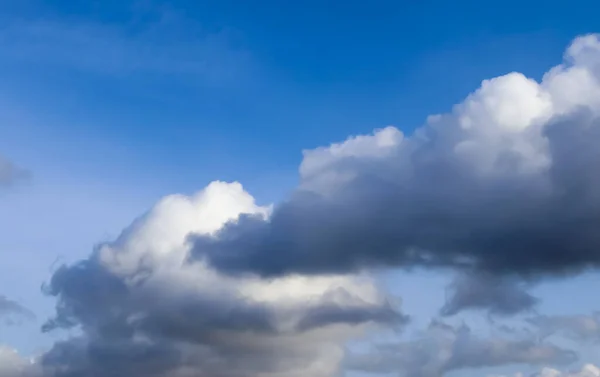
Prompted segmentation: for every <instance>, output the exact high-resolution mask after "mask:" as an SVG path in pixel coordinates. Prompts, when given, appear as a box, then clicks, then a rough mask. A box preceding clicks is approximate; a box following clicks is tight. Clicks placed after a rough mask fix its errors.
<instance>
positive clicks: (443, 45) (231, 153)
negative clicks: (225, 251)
mask: <svg viewBox="0 0 600 377" xmlns="http://www.w3.org/2000/svg"><path fill="white" fill-rule="evenodd" d="M598 7H599V6H598V5H594V3H593V2H591V1H589V2H586V1H575V2H571V3H569V4H568V6H567V4H564V3H561V2H548V1H544V2H542V1H529V2H524V1H520V2H518V1H504V2H481V1H477V2H475V1H464V2H445V1H404V2H399V1H370V2H363V1H316V0H315V1H313V0H305V1H301V2H285V1H283V2H282V1H254V2H247V1H234V0H229V1H203V2H198V1H183V0H181V1H169V2H159V1H142V0H140V1H78V0H69V1H67V0H64V1H58V0H57V1H43V0H26V1H21V2H18V3H16V2H9V1H0V82H1V83H2V85H1V86H0V153H2V154H3V155H5V156H7V157H8V158H9V159H10V160H11V161H14V162H15V163H16V164H18V165H19V166H22V167H24V168H26V169H28V170H29V171H30V172H31V173H32V174H31V178H30V179H29V180H27V181H25V182H22V183H21V184H19V185H16V186H15V187H11V188H10V189H9V190H5V191H4V192H1V193H0V229H2V233H3V235H2V236H1V237H0V295H2V294H6V296H10V297H11V298H12V299H14V300H16V301H18V302H19V303H21V304H23V305H24V306H25V307H27V308H29V309H30V310H31V311H33V312H34V313H35V314H36V316H37V320H36V321H35V323H24V324H22V325H20V326H5V327H0V344H10V345H12V346H13V347H15V348H17V349H18V350H20V351H21V352H22V353H24V354H35V353H39V352H42V351H43V350H44V349H46V348H48V347H50V346H51V345H52V343H53V342H54V341H55V339H57V337H61V336H63V335H64V334H58V335H56V334H42V333H40V331H39V327H40V325H41V323H43V321H44V320H45V319H46V318H48V317H50V316H51V315H52V313H53V306H54V302H55V300H54V299H53V298H48V297H44V296H43V295H42V294H41V292H40V285H41V284H42V283H43V282H44V281H47V280H48V279H49V278H50V276H51V274H52V272H51V271H52V269H53V268H55V267H53V266H54V265H53V263H55V261H56V260H57V259H58V260H59V261H66V262H73V261H76V260H78V259H81V258H85V257H86V256H87V255H89V253H90V252H91V250H92V248H93V246H94V245H95V244H97V243H99V242H102V241H108V240H112V239H114V238H115V237H116V236H117V235H118V234H119V232H120V231H121V230H122V229H123V228H124V227H126V226H127V225H128V224H130V223H131V221H132V220H133V219H135V218H137V217H138V216H140V215H142V214H143V213H144V212H145V211H147V210H148V209H149V208H150V207H151V206H152V205H153V203H155V202H156V201H157V200H158V199H159V198H161V197H163V196H165V195H168V194H172V193H185V194H191V193H193V192H195V191H197V190H200V189H202V188H203V187H204V186H206V185H207V184H208V183H209V182H211V181H213V180H225V181H234V180H236V181H240V182H242V183H243V184H244V188H245V189H246V190H247V191H248V192H250V193H251V194H252V195H253V196H254V197H255V198H256V199H257V201H258V203H259V204H261V205H267V204H269V203H277V202H279V201H281V200H282V199H283V198H285V197H286V195H287V194H288V193H289V192H290V191H291V190H292V189H293V188H294V187H295V185H296V184H297V182H298V166H299V164H300V162H301V161H302V151H303V150H306V149H313V148H317V147H319V146H327V145H329V144H330V143H332V142H337V141H343V140H344V139H346V138H347V137H348V136H349V135H357V134H368V133H370V132H372V130H373V129H376V128H381V127H385V126H388V125H394V126H396V127H397V128H399V129H400V130H402V131H403V132H405V133H406V134H410V133H411V132H412V131H413V130H414V129H415V128H417V127H419V126H421V125H423V124H424V123H425V122H426V119H427V117H428V116H429V115H432V114H437V113H445V112H448V111H450V110H451V109H452V107H453V105H455V104H457V103H460V102H461V101H463V99H464V98H465V97H466V96H467V95H469V93H471V92H473V91H474V90H475V89H476V88H477V87H478V86H479V85H480V83H481V81H482V80H484V79H487V78H492V77H496V76H500V75H504V74H507V73H510V72H513V71H517V72H522V73H523V74H525V75H526V76H528V77H532V78H534V79H536V80H540V79H541V78H542V75H543V74H544V73H545V72H546V71H548V69H549V68H551V67H552V66H555V65H556V64H559V63H560V62H561V59H562V56H563V53H564V51H565V48H566V46H567V45H568V44H569V43H570V42H571V41H572V40H573V39H574V38H575V37H576V36H578V35H581V34H585V33H590V32H594V31H597V30H595V28H597V13H598V10H600V9H599V8H598ZM386 274H387V276H386V278H385V279H383V280H384V281H385V284H386V285H387V286H388V287H389V288H388V289H389V290H390V291H392V292H394V294H398V295H401V296H402V297H403V300H404V309H405V310H406V312H408V313H409V314H411V315H412V316H414V317H415V318H416V322H415V323H417V324H418V325H420V326H425V325H426V324H427V323H428V321H429V320H430V317H431V316H434V315H435V313H436V311H437V310H438V308H439V303H440V301H443V299H444V286H445V284H446V283H447V282H448V280H449V279H450V278H451V276H452V274H451V273H437V272H436V273H431V272H427V273H424V272H423V273H422V272H415V273H411V274H408V273H398V272H397V271H391V272H387V273H386ZM598 283H599V281H598V276H597V274H595V273H590V274H588V275H585V276H578V277H576V278H573V279H570V280H568V281H565V280H562V279H558V280H552V281H550V282H547V283H545V284H542V285H540V286H537V287H536V288H535V290H536V292H539V293H538V295H539V296H540V298H541V299H542V301H541V304H540V307H539V311H540V312H543V313H544V314H548V315H554V314H578V313H590V312H592V311H594V310H597V305H594V302H595V301H594V299H593V297H594V294H593V291H594V290H593V288H590V287H597V286H598ZM3 287H9V288H7V289H6V291H7V292H3V291H4V289H3ZM415 287H419V288H418V292H417V291H416V288H415ZM557 292H560V295H559V294H557ZM565 296H566V297H568V300H569V307H568V309H567V308H565V305H564V298H563V297H565ZM464 318H467V319H471V320H473V321H475V322H477V321H480V322H481V323H482V324H483V325H482V326H484V325H485V321H483V320H481V319H480V318H479V317H477V318H475V316H472V317H470V314H466V315H465V317H464ZM415 326H417V325H415ZM23 334H26V336H23ZM590 357H591V356H590ZM582 359H583V358H582ZM583 361H588V362H596V363H598V362H600V360H598V359H597V356H596V359H593V360H592V359H590V360H583ZM510 368H512V367H506V368H505V369H499V370H500V372H503V371H505V370H508V371H512V370H513V369H510ZM520 370H527V369H526V368H525V367H521V368H520ZM452 373H455V374H456V373H457V372H452ZM461 373H472V374H468V375H483V374H481V372H461ZM478 373H479V374H478ZM488 374H489V373H486V374H485V375H488ZM457 375H458V374H457ZM461 375H467V374H461Z"/></svg>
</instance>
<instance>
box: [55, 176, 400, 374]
mask: <svg viewBox="0 0 600 377" xmlns="http://www.w3.org/2000/svg"><path fill="white" fill-rule="evenodd" d="M269 212H270V210H269V208H268V207H260V206H258V205H256V204H255V203H254V199H253V198H252V196H250V195H249V194H248V193H246V192H245V191H244V190H243V188H242V186H241V185H240V184H238V183H231V184H228V183H223V182H213V183H211V184H210V185H209V186H208V187H206V188H205V189H204V190H202V191H200V192H198V193H197V194H195V195H193V196H190V197H188V196H184V195H172V196H169V197H166V198H164V199H162V200H161V201H159V202H158V203H157V204H156V205H155V206H154V208H152V209H151V210H150V211H149V212H148V213H147V214H145V215H144V216H142V217H141V218H139V219H138V220H136V221H135V222H134V223H133V224H132V225H131V226H130V227H128V228H127V229H126V230H125V231H124V232H123V233H122V234H121V235H120V236H119V237H118V238H117V240H115V241H114V242H111V243H107V244H104V245H100V246H99V247H98V248H97V249H96V251H95V253H94V255H92V257H91V258H90V259H89V260H87V261H84V262H82V263H81V264H78V265H74V266H71V267H64V268H62V269H61V270H59V271H58V272H57V273H56V274H55V276H54V277H53V279H52V282H51V283H50V285H49V287H48V288H49V291H50V292H51V293H52V294H54V295H57V296H58V299H59V305H58V306H57V310H58V315H57V317H56V318H55V319H54V320H52V321H50V322H49V323H48V324H47V326H46V328H47V329H51V328H54V327H65V326H66V327H68V326H70V325H74V324H80V325H81V326H82V329H83V330H84V334H85V337H84V338H83V339H80V340H76V341H75V340H74V341H67V342H66V343H59V344H57V345H56V346H55V347H54V349H53V350H51V351H50V352H49V353H48V354H47V355H46V356H45V357H44V358H43V360H44V365H46V367H47V368H48V370H52V369H53V368H59V369H60V368H63V367H65V366H67V369H68V370H70V371H71V372H73V373H88V372H90V371H92V370H96V369H98V370H101V369H102V368H106V363H109V364H111V363H112V365H113V368H115V370H118V371H119V373H123V374H127V373H155V375H157V376H167V375H169V376H171V375H177V376H179V375H182V376H186V375H188V374H190V373H191V374H193V375H194V376H246V375H247V376H263V375H266V373H267V372H268V373H270V374H269V376H271V375H272V376H286V377H287V376H306V375H310V376H315V377H318V376H324V377H325V376H331V375H333V374H334V373H337V371H338V368H339V365H340V362H341V360H342V357H343V354H344V344H345V342H346V341H348V340H349V339H352V338H354V337H356V336H359V335H361V334H362V333H363V331H364V330H365V329H366V328H368V327H369V325H372V324H381V325H384V326H387V325H391V326H397V325H402V324H403V323H404V322H405V320H406V319H405V317H404V316H402V315H401V314H400V313H399V312H398V311H397V308H396V307H395V305H394V304H392V303H391V302H390V301H388V299H387V298H386V296H385V295H384V294H383V293H382V292H380V291H379V289H378V288H377V287H376V286H375V284H374V282H373V281H371V280H370V279H369V278H368V277H366V276H358V275H323V276H311V277H307V276H301V275H289V276H285V277H281V278H276V279H263V278H260V277H259V276H257V275H252V274H247V275H245V276H240V277H229V276H225V275H222V274H220V273H219V272H217V271H215V270H214V269H212V268H211V267H210V266H208V265H207V264H206V263H205V262H203V261H201V260H197V261H191V260H189V259H188V257H189V250H190V247H191V244H190V243H189V242H188V236H189V235H190V234H192V233H196V234H205V235H214V234H215V232H216V231H218V230H219V229H220V228H222V227H223V226H224V224H225V223H226V222H228V221H235V220H236V219H237V218H238V217H239V216H240V215H241V214H253V215H257V216H261V217H268V216H269ZM111 329H114V330H111ZM112 331H118V332H119V333H120V334H121V335H120V336H122V337H123V338H120V337H117V338H113V337H114V336H117V335H110V333H111V332H112ZM119 339H120V340H119ZM120 344H123V345H120ZM81 347H83V348H88V349H90V348H91V349H102V348H104V349H106V350H107V351H106V352H116V350H117V349H120V348H119V347H127V349H128V350H129V351H127V352H131V353H133V352H146V353H149V354H153V353H154V352H159V353H160V354H161V355H162V356H161V359H160V360H158V361H157V360H154V361H155V362H157V364H156V365H155V366H154V367H152V371H150V370H146V369H145V368H143V367H141V366H140V363H141V362H142V361H141V360H135V359H133V356H132V359H129V358H127V356H123V358H119V357H114V358H109V359H108V360H105V363H103V365H100V364H97V361H96V360H95V359H94V358H93V357H81V356H79V355H81V354H80V353H79V352H74V351H71V352H62V351H61V350H65V349H81ZM137 348H139V349H140V351H135V350H136V349H137ZM111 350H112V351H111ZM84 354H85V353H84ZM65 355H67V356H65ZM72 355H78V356H77V357H75V358H73V356H72Z"/></svg>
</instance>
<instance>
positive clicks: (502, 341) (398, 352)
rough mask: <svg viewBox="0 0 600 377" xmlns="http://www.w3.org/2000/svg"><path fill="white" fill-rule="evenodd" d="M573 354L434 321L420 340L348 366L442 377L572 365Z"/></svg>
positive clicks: (387, 347) (385, 348) (391, 346)
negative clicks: (524, 366)
mask: <svg viewBox="0 0 600 377" xmlns="http://www.w3.org/2000/svg"><path fill="white" fill-rule="evenodd" d="M576 358H577V357H576V355H575V353H574V352H572V351H569V350H565V349H562V348H559V347H557V346H555V345H552V344H549V343H538V342H536V341H533V340H531V339H507V338H498V337H490V338H482V337H479V336H477V335H475V334H473V333H472V331H471V329H470V328H469V327H468V326H466V325H462V326H459V327H453V326H450V325H448V324H445V323H443V322H439V321H433V322H432V323H431V324H430V326H429V328H428V329H427V331H425V332H424V333H423V334H422V335H421V336H419V337H418V338H417V339H414V340H410V341H407V342H403V343H397V344H385V345H379V346H377V347H376V348H375V349H374V350H373V351H371V352H370V353H367V354H363V355H352V357H351V358H349V360H348V367H349V368H350V369H353V370H358V371H363V372H370V373H381V374H386V373H400V376H407V377H408V376H410V377H440V376H444V375H445V374H446V373H448V372H450V371H454V370H461V369H466V368H482V367H493V366H500V365H507V364H569V363H571V362H573V361H574V360H576Z"/></svg>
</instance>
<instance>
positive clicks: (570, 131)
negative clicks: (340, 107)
mask: <svg viewBox="0 0 600 377" xmlns="http://www.w3.org/2000/svg"><path fill="white" fill-rule="evenodd" d="M598 39H599V36H598V35H589V36H583V37H581V38H578V39H576V40H574V41H573V43H572V44H571V46H570V47H569V48H568V50H567V54H566V57H565V61H564V63H562V64H560V65H558V66H556V67H554V68H553V69H552V70H551V71H550V72H549V73H547V74H546V75H545V76H544V77H543V80H541V81H540V82H537V81H536V80H533V79H530V78H527V77H525V76H524V75H523V74H520V73H509V74H507V75H504V76H500V77H496V78H493V79H490V80H485V81H483V83H482V85H481V87H480V88H478V89H477V90H476V91H475V92H473V93H472V94H471V95H469V96H468V97H467V98H466V99H465V100H464V101H463V102H462V103H460V104H458V105H456V106H455V107H454V108H453V109H452V111H451V112H450V113H447V114H441V115H434V116H431V117H429V118H428V121H427V123H426V124H425V125H424V126H423V127H421V128H419V129H417V130H416V131H415V132H414V133H413V134H412V135H404V134H403V133H402V132H401V131H400V130H398V129H396V128H394V127H387V128H384V129H380V130H376V131H375V132H374V133H373V134H371V135H361V136H354V137H350V138H348V139H347V140H346V141H345V142H342V143H334V144H332V145H331V146H329V147H324V148H317V149H315V150H312V151H305V152H304V160H303V162H302V164H301V166H300V176H301V183H300V186H299V187H298V189H297V190H296V192H295V193H294V195H292V196H291V197H290V198H289V200H287V201H284V202H282V203H281V204H280V205H278V206H276V207H275V208H274V209H273V215H272V216H271V217H269V219H268V220H260V219H256V218H255V219H254V220H253V221H243V222H240V223H238V225H237V226H230V227H228V228H227V229H225V231H223V232H220V234H219V236H218V237H221V239H220V240H217V241H210V242H207V241H206V240H205V239H204V238H203V237H199V238H198V239H197V240H196V243H197V247H196V248H195V250H194V255H196V256H198V257H199V258H205V257H206V258H209V260H210V262H211V263H212V264H213V265H215V266H216V267H217V268H219V269H220V270H222V271H227V272H229V273H244V272H248V271H252V272H256V273H260V274H262V275H264V276H277V275H282V274H286V273H290V272H302V273H328V272H348V271H357V270H362V269H364V268H369V267H381V266H384V267H412V266H415V265H425V266H434V267H435V266H444V267H454V268H459V269H464V268H470V269H474V270H477V271H479V270H484V272H486V273H488V272H492V273H494V274H508V275H511V274H513V275H514V274H518V275H521V276H528V277H538V276H544V275H548V274H555V273H570V272H573V271H578V270H580V269H582V268H585V267H591V266H598V265H600V254H598V252H597V251H598V250H599V249H600V239H599V238H598V237H597V236H596V229H597V227H598V226H600V222H599V221H598V216H597V213H598V211H600V194H599V193H600V178H598V175H597V174H596V172H597V171H598V169H600V152H599V151H600V148H598V144H599V143H600V102H599V100H598V98H600V96H598V95H597V94H598V93H600V70H599V69H598V65H599V64H600V52H599V51H600V42H598ZM282 245H285V246H282ZM274 255H275V256H274ZM477 271H475V272H477ZM471 272H473V271H471Z"/></svg>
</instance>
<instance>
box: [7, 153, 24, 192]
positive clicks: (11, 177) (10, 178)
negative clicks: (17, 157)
mask: <svg viewBox="0 0 600 377" xmlns="http://www.w3.org/2000/svg"><path fill="white" fill-rule="evenodd" d="M29 176H30V173H29V172H28V171H27V170H25V169H23V168H21V167H19V166H17V165H15V164H14V163H13V162H12V161H10V160H9V159H8V158H6V157H4V156H2V155H1V154H0V188H2V187H9V186H12V185H14V184H15V183H17V182H19V181H22V180H24V179H27V178H28V177H29Z"/></svg>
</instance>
